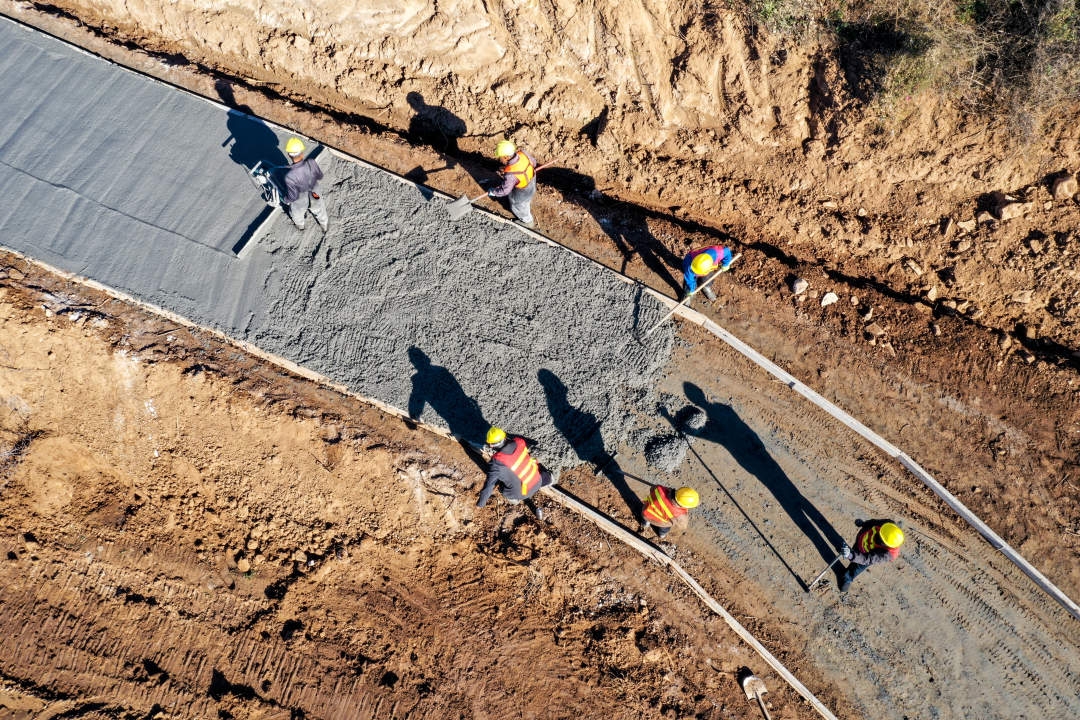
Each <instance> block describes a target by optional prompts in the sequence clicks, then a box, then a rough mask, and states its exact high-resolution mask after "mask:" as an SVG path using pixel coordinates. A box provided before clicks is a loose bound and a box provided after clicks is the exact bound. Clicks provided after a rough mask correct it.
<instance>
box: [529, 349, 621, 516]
mask: <svg viewBox="0 0 1080 720" xmlns="http://www.w3.org/2000/svg"><path fill="white" fill-rule="evenodd" d="M536 377H537V379H538V380H539V381H540V386H541V387H542V388H544V395H545V397H546V398H547V406H548V412H549V413H550V414H551V421H552V423H553V424H554V425H555V429H556V430H558V431H559V432H561V433H562V434H563V437H565V438H566V441H567V442H569V443H570V447H572V448H573V449H574V452H575V453H577V456H578V457H579V458H580V459H581V460H583V461H584V462H587V463H591V464H592V465H593V467H594V468H595V469H596V473H597V474H598V475H604V476H605V477H606V478H607V479H608V480H610V481H611V484H612V485H613V486H614V487H615V489H616V490H617V491H618V493H619V496H620V497H621V498H622V500H623V502H624V503H626V507H627V509H629V510H630V513H631V514H632V515H633V516H634V518H640V517H641V508H642V505H641V498H639V497H638V496H637V494H636V493H635V492H634V491H633V489H632V488H631V487H630V485H629V484H628V483H627V482H626V474H625V473H624V472H623V471H622V469H621V468H620V467H619V464H618V463H617V462H616V461H615V456H614V455H612V454H611V453H609V452H608V451H607V448H605V447H604V438H603V436H602V435H601V434H600V426H601V425H602V424H603V423H602V421H600V420H598V419H597V417H596V416H595V415H593V414H592V413H590V412H585V411H584V410H580V409H578V408H576V407H574V406H573V405H572V404H571V403H570V399H569V390H568V389H567V387H566V385H565V384H564V383H563V381H562V380H560V379H559V378H558V377H556V375H555V373H553V372H551V371H550V370H548V369H546V368H541V369H540V370H539V371H537V373H536Z"/></svg>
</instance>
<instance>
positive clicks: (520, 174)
mask: <svg viewBox="0 0 1080 720" xmlns="http://www.w3.org/2000/svg"><path fill="white" fill-rule="evenodd" d="M495 157H497V158H498V159H499V162H501V163H502V169H501V170H500V171H499V172H500V174H501V175H502V178H503V179H502V182H501V183H500V184H499V185H497V186H495V187H493V188H491V189H490V190H488V195H489V196H491V197H493V198H503V197H504V198H508V199H509V203H510V212H512V213H514V217H515V218H517V220H518V222H520V223H521V224H522V225H524V226H525V227H530V228H531V227H536V222H535V221H534V220H533V215H532V199H533V195H535V194H536V161H534V160H533V159H532V157H531V156H530V155H529V154H528V153H526V152H525V151H524V150H519V149H518V147H517V146H516V145H514V143H512V142H510V141H509V140H500V141H499V142H498V143H496V145H495Z"/></svg>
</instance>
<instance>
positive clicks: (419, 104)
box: [405, 92, 468, 200]
mask: <svg viewBox="0 0 1080 720" xmlns="http://www.w3.org/2000/svg"><path fill="white" fill-rule="evenodd" d="M405 101H406V102H408V103H409V107H410V108H412V110H413V116H412V119H411V120H409V131H408V138H409V140H410V141H411V142H412V143H414V144H420V145H427V146H429V147H431V148H432V149H434V150H435V151H437V152H438V153H439V154H440V155H441V156H442V159H443V162H444V165H443V166H442V167H436V168H424V167H423V166H422V165H418V166H416V167H414V168H413V169H412V170H409V171H408V172H407V173H405V177H406V178H408V179H409V180H412V181H413V182H414V183H417V184H419V185H421V186H424V185H426V183H427V182H428V179H429V178H430V176H431V174H432V173H436V172H442V171H443V170H451V169H453V168H455V167H457V161H455V160H454V158H455V157H457V156H458V155H459V154H460V153H461V150H460V149H459V148H458V139H459V138H462V137H464V136H465V133H466V131H467V129H468V128H467V127H466V125H465V121H464V120H462V119H461V118H459V117H458V116H457V115H455V114H454V113H452V112H450V111H449V110H447V109H446V108H444V107H441V106H439V105H428V104H427V103H426V102H425V101H424V96H423V95H421V94H420V93H418V92H411V93H409V94H408V95H406V96H405ZM420 192H421V194H423V196H424V199H425V200H430V199H431V197H432V192H431V190H430V189H428V188H426V187H421V189H420Z"/></svg>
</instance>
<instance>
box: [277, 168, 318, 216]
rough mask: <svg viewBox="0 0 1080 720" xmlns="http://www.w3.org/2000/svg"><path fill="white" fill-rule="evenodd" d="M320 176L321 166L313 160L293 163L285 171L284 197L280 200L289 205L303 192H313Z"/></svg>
mask: <svg viewBox="0 0 1080 720" xmlns="http://www.w3.org/2000/svg"><path fill="white" fill-rule="evenodd" d="M322 177H323V173H322V168H320V167H319V163H317V162H315V161H314V160H301V161H300V162H298V163H294V164H293V165H292V166H291V167H290V168H289V170H288V172H286V173H285V197H284V198H283V199H282V201H283V202H284V203H285V204H286V205H290V204H292V203H294V202H296V201H297V199H298V198H299V197H300V196H301V195H303V194H304V193H306V192H313V191H314V190H315V187H316V186H317V185H318V184H319V181H320V180H322Z"/></svg>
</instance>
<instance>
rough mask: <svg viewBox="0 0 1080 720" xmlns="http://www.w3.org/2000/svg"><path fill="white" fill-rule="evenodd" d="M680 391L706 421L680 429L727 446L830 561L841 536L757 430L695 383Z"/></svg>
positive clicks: (841, 541) (823, 557)
mask: <svg viewBox="0 0 1080 720" xmlns="http://www.w3.org/2000/svg"><path fill="white" fill-rule="evenodd" d="M683 391H684V392H685V393H686V399H687V400H689V401H690V403H692V404H693V405H696V406H697V407H699V408H701V409H702V410H703V411H705V415H706V418H707V421H706V423H705V425H704V426H703V427H701V428H699V429H696V430H694V429H691V428H681V430H682V432H684V433H686V434H687V435H691V436H693V437H699V438H701V439H703V440H707V441H709V442H713V443H716V444H718V445H722V446H723V447H724V448H726V449H727V451H728V452H729V453H731V456H732V457H733V458H734V459H735V462H737V463H739V465H740V466H741V467H742V468H743V469H744V470H746V472H748V473H750V474H751V475H753V476H754V477H756V478H757V479H758V480H759V481H760V482H761V484H762V485H764V486H765V487H766V488H767V489H768V490H769V492H771V493H772V495H773V497H775V498H776V501H777V502H778V503H780V507H782V508H783V509H784V512H786V513H787V514H788V517H790V518H791V519H792V521H793V522H794V523H795V524H796V525H797V526H798V528H799V529H800V530H801V531H802V532H803V534H804V535H805V536H806V538H807V539H808V540H809V541H810V542H812V543H813V544H814V547H815V548H817V551H818V553H820V554H821V557H822V559H823V560H825V561H826V562H829V561H831V560H832V559H833V558H834V557H836V549H837V548H839V547H840V546H841V544H843V542H844V539H843V538H842V537H840V534H839V533H838V532H837V531H836V529H835V528H834V527H833V526H832V524H831V523H830V522H829V521H828V520H826V519H825V516H824V515H822V514H821V512H820V511H819V510H818V509H817V508H816V507H814V504H813V503H811V502H810V501H809V500H807V499H806V497H804V496H803V494H802V492H800V491H799V488H798V487H796V485H795V483H793V482H792V481H791V478H789V477H788V476H787V474H786V473H785V472H784V471H783V469H782V468H781V467H780V466H779V465H778V464H777V463H776V461H775V460H773V459H772V456H770V455H769V451H768V449H767V448H766V447H765V445H764V444H763V443H762V442H761V440H760V439H759V438H758V436H757V433H755V432H754V431H753V430H752V429H750V427H749V426H748V425H747V424H746V423H744V422H743V421H742V419H741V418H740V417H739V415H738V413H736V412H735V411H734V410H732V409H731V406H730V405H724V404H723V403H713V402H709V400H708V399H707V398H706V397H705V393H704V392H702V390H701V388H699V387H698V386H697V385H695V384H693V383H690V382H687V383H683ZM789 569H790V568H789Z"/></svg>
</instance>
